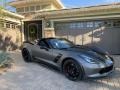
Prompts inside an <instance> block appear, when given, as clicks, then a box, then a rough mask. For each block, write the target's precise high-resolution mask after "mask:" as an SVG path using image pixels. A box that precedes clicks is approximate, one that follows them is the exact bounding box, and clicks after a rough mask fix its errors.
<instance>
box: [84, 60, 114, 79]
mask: <svg viewBox="0 0 120 90" xmlns="http://www.w3.org/2000/svg"><path fill="white" fill-rule="evenodd" d="M114 70H115V67H114V62H113V63H111V64H108V65H105V64H101V65H97V64H85V66H84V72H85V77H90V78H93V77H94V78H95V77H104V76H107V75H109V74H111V73H112V72H113V71H114Z"/></svg>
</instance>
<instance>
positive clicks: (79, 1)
mask: <svg viewBox="0 0 120 90" xmlns="http://www.w3.org/2000/svg"><path fill="white" fill-rule="evenodd" d="M61 1H62V2H63V4H64V5H65V6H66V7H67V8H75V7H86V6H94V5H101V4H109V3H115V2H120V0H61Z"/></svg>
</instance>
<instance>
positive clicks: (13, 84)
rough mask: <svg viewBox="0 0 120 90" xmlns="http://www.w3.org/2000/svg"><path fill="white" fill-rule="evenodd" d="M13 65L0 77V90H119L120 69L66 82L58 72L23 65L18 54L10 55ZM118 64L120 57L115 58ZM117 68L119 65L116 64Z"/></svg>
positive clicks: (37, 65) (41, 67)
mask: <svg viewBox="0 0 120 90" xmlns="http://www.w3.org/2000/svg"><path fill="white" fill-rule="evenodd" d="M11 56H12V57H13V58H14V60H15V65H14V66H13V67H12V68H11V69H9V70H8V72H6V73H4V74H3V75H0V90H120V68H117V69H116V71H115V73H114V74H112V75H110V76H108V77H105V78H101V79H88V80H84V81H79V82H72V81H70V80H68V79H67V78H66V77H65V76H64V75H63V74H61V73H60V72H59V71H57V70H54V69H50V68H48V67H47V66H44V65H40V64H37V63H25V62H24V61H23V59H22V57H21V54H20V52H14V53H11ZM115 59H116V60H117V61H119V62H120V60H119V59H120V56H115ZM116 65H117V67H119V63H118V62H117V64H116Z"/></svg>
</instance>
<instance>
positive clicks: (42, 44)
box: [38, 41, 48, 48]
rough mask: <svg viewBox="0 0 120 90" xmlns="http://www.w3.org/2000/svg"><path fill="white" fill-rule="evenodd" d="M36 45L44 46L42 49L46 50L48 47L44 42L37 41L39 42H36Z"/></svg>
mask: <svg viewBox="0 0 120 90" xmlns="http://www.w3.org/2000/svg"><path fill="white" fill-rule="evenodd" d="M38 45H39V46H44V47H47V48H48V45H47V44H46V43H45V42H44V41H39V42H38Z"/></svg>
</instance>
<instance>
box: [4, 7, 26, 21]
mask: <svg viewBox="0 0 120 90" xmlns="http://www.w3.org/2000/svg"><path fill="white" fill-rule="evenodd" d="M2 12H3V13H5V14H7V15H9V16H12V17H15V18H18V19H24V16H22V15H19V14H17V13H14V12H10V11H8V10H5V9H2Z"/></svg>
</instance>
